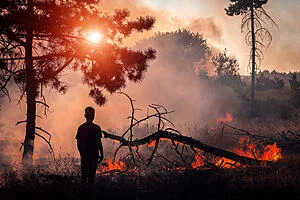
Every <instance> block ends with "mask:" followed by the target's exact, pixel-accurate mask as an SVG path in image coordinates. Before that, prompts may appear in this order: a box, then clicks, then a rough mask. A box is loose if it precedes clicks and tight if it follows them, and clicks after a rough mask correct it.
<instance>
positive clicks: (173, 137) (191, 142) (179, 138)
mask: <svg viewBox="0 0 300 200" xmlns="http://www.w3.org/2000/svg"><path fill="white" fill-rule="evenodd" d="M103 135H104V137H105V138H109V139H112V140H116V141H119V142H120V143H121V145H122V146H129V145H131V146H134V147H138V146H141V145H147V144H149V143H151V142H152V141H156V143H155V144H156V145H158V141H159V140H160V139H169V140H170V141H175V142H178V143H181V144H185V145H188V146H190V147H191V148H194V149H199V150H202V151H205V152H207V153H210V154H213V155H215V156H220V157H224V158H227V159H230V160H233V161H236V162H239V163H241V164H245V165H250V166H254V165H264V164H271V163H272V162H270V161H263V160H257V159H252V158H248V157H244V156H240V155H238V154H236V153H233V152H230V151H227V150H224V149H220V148H216V147H213V146H210V145H208V144H205V143H202V142H201V141H199V140H196V139H193V138H192V137H188V136H183V135H179V134H176V133H172V132H169V131H164V130H159V131H157V132H155V133H153V134H151V135H149V136H146V137H144V138H141V139H136V140H133V141H128V140H126V139H124V138H123V137H121V136H117V135H114V134H110V133H107V132H105V131H103ZM153 153H155V151H153Z"/></svg>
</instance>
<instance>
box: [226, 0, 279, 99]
mask: <svg viewBox="0 0 300 200" xmlns="http://www.w3.org/2000/svg"><path fill="white" fill-rule="evenodd" d="M230 1H231V2H232V3H230V4H229V6H228V8H226V9H225V11H226V13H227V15H229V16H234V15H242V16H243V18H242V23H241V30H242V31H243V30H244V29H246V31H247V33H246V35H245V41H246V43H247V45H249V46H251V51H250V59H249V65H250V66H251V101H252V104H253V102H254V100H255V74H256V70H257V68H258V65H259V63H261V61H262V59H263V53H262V50H261V49H262V48H263V47H267V46H269V45H270V44H271V41H272V35H271V33H270V32H269V31H268V29H266V28H265V27H264V26H263V24H264V23H266V22H267V21H269V22H271V24H272V25H276V23H275V22H274V21H273V19H272V18H271V17H270V16H269V15H268V14H267V12H266V11H265V10H264V8H263V5H265V4H266V3H267V2H268V0H230ZM276 26H277V25H276ZM256 59H258V62H257V60H256Z"/></svg>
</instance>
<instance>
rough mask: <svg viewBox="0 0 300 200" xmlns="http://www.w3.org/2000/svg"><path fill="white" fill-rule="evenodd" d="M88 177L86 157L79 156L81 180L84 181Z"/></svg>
mask: <svg viewBox="0 0 300 200" xmlns="http://www.w3.org/2000/svg"><path fill="white" fill-rule="evenodd" d="M87 177H88V164H87V159H86V158H85V157H84V156H82V157H81V182H82V183H86V180H87Z"/></svg>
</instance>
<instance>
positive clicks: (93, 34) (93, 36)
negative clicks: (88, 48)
mask: <svg viewBox="0 0 300 200" xmlns="http://www.w3.org/2000/svg"><path fill="white" fill-rule="evenodd" d="M102 37H103V36H102V34H101V33H100V32H98V31H90V32H89V33H88V35H87V40H88V41H90V42H91V43H94V44H98V43H99V42H101V40H102Z"/></svg>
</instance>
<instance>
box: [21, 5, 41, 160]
mask: <svg viewBox="0 0 300 200" xmlns="http://www.w3.org/2000/svg"><path fill="white" fill-rule="evenodd" d="M28 13H29V14H28V16H29V19H28V20H27V21H28V24H27V27H26V31H27V34H26V46H25V65H26V70H25V71H26V85H25V92H26V100H27V101H26V106H27V112H26V134H25V139H24V151H23V156H22V162H23V164H28V165H31V164H32V162H33V149H34V136H35V120H36V102H35V98H36V94H37V91H36V89H37V87H36V81H35V79H36V78H35V71H34V68H33V55H32V42H33V27H32V26H33V25H32V20H31V19H33V1H32V0H29V1H28Z"/></svg>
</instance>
